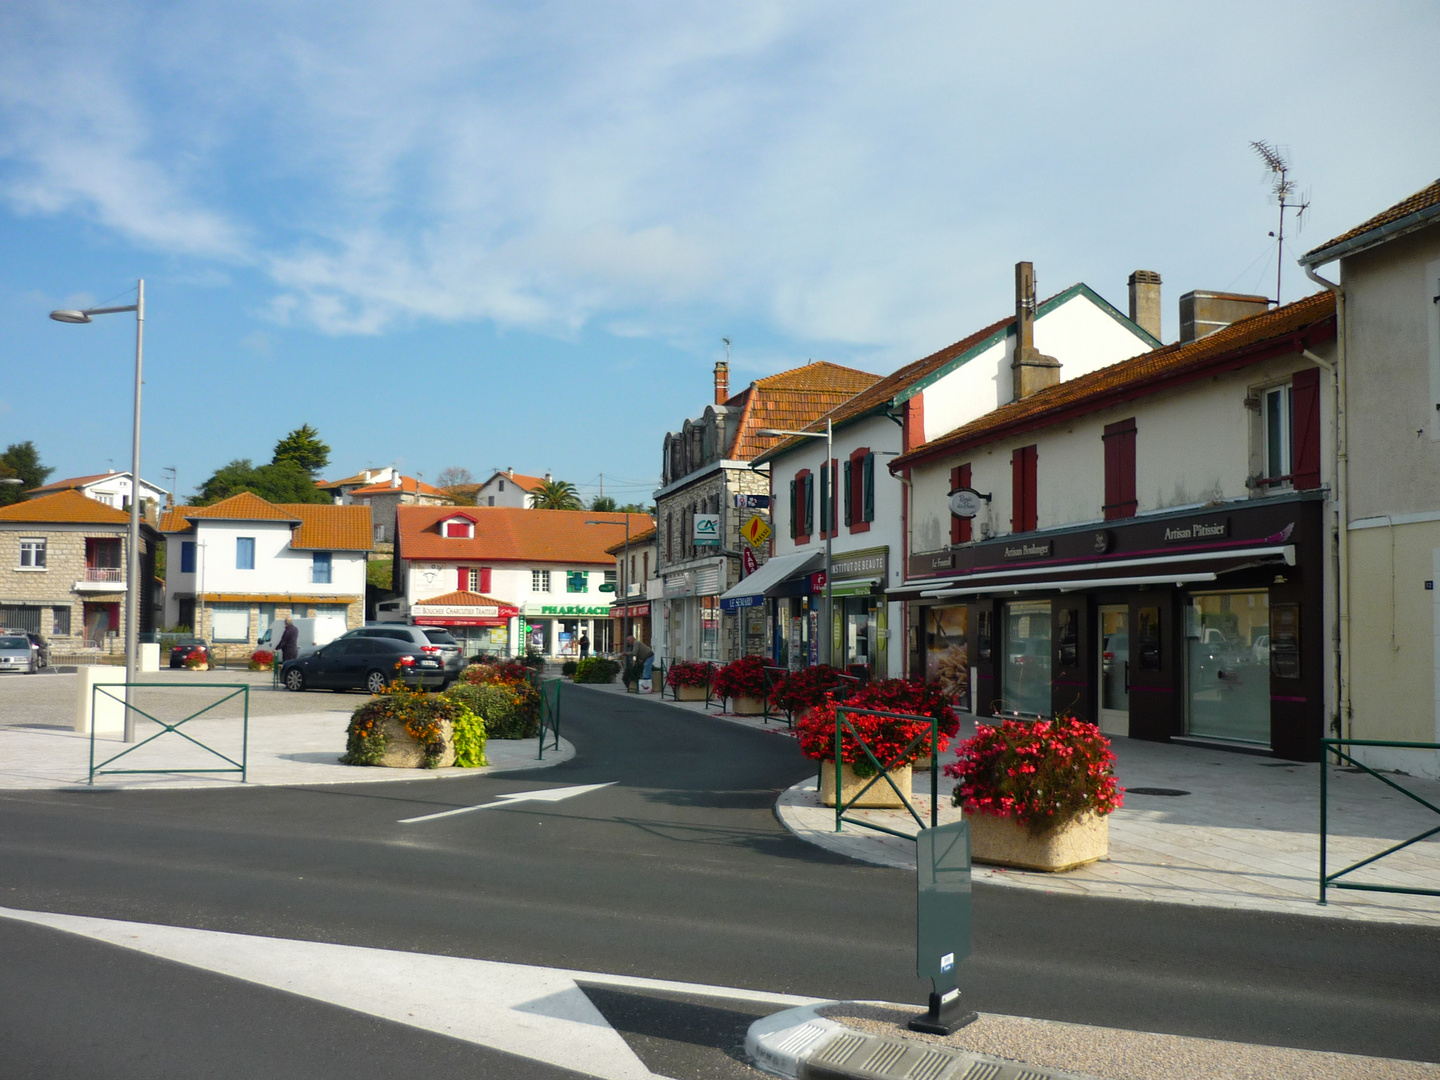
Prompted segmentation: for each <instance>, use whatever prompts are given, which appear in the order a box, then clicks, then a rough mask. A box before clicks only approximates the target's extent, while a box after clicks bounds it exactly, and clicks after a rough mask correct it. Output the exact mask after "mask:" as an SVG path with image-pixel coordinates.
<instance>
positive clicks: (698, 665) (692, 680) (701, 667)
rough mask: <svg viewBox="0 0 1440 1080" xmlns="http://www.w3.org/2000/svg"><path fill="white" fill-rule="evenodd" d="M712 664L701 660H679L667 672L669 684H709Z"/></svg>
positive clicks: (666, 676)
mask: <svg viewBox="0 0 1440 1080" xmlns="http://www.w3.org/2000/svg"><path fill="white" fill-rule="evenodd" d="M710 670H711V669H710V665H709V664H706V663H703V662H701V661H699V660H678V661H676V662H675V663H673V664H671V665H670V667H669V669H668V670H667V671H666V672H665V682H666V684H667V685H669V686H708V685H709V683H710Z"/></svg>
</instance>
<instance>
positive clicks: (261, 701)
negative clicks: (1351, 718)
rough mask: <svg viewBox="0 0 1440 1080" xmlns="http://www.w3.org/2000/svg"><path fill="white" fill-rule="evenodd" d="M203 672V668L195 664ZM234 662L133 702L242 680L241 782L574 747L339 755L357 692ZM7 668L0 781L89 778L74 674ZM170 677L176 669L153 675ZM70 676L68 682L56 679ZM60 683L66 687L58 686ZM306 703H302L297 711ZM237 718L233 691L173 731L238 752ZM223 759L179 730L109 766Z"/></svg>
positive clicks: (143, 727)
mask: <svg viewBox="0 0 1440 1080" xmlns="http://www.w3.org/2000/svg"><path fill="white" fill-rule="evenodd" d="M204 674H211V673H204ZM246 674H247V673H242V672H215V673H213V676H214V677H213V678H210V679H204V678H201V679H193V678H192V679H188V680H185V688H184V689H180V690H172V689H170V688H160V689H147V690H146V691H145V692H144V693H145V695H146V696H144V697H142V698H141V707H142V708H145V709H146V710H147V711H149V712H151V713H152V714H153V715H155V716H157V717H160V718H161V719H163V720H165V721H166V722H169V723H174V722H176V721H178V720H180V719H181V718H182V717H184V716H185V715H187V714H189V713H192V712H195V711H197V710H199V709H201V708H204V707H205V706H206V705H208V704H210V703H211V702H213V701H215V700H217V699H219V698H220V697H222V696H224V694H225V693H227V692H228V691H226V690H224V689H221V688H220V686H219V684H221V683H222V682H223V683H245V684H247V685H249V686H250V688H251V689H250V737H249V754H248V759H247V762H246V764H247V780H246V782H247V783H249V784H252V785H254V784H260V785H294V784H355V783H375V782H383V781H393V780H422V779H429V780H438V779H444V778H445V777H450V776H475V775H477V774H485V773H497V772H513V771H515V770H519V769H533V768H537V767H547V766H551V765H558V764H560V763H561V762H562V761H568V760H569V759H570V758H572V757H574V756H575V748H574V747H573V746H572V745H571V744H570V743H568V742H566V741H565V740H563V739H562V740H561V744H560V750H559V751H554V750H547V751H546V752H545V757H544V760H543V761H542V760H539V759H538V750H539V740H538V739H524V740H516V741H512V740H500V739H492V740H491V741H490V742H488V743H487V744H486V746H485V756H486V758H487V760H489V762H490V765H489V766H487V767H486V768H482V769H453V768H452V769H384V768H356V767H353V766H349V765H342V764H340V755H341V754H343V753H344V752H345V730H346V727H347V725H348V724H349V721H350V715H351V713H352V712H353V711H354V710H355V707H356V706H357V705H359V704H361V703H362V702H363V701H364V700H365V696H364V695H361V694H343V695H331V694H325V693H306V694H292V693H289V692H288V691H284V690H272V689H270V688H269V686H268V676H266V677H261V678H256V677H250V678H246V677H245V676H246ZM19 678H20V677H18V676H12V677H11V679H10V680H9V682H8V684H7V685H6V686H5V687H4V691H5V694H4V696H3V698H0V704H3V707H4V713H3V715H0V790H43V789H52V790H53V789H59V788H74V787H77V786H89V785H88V780H89V763H90V737H89V736H88V735H80V734H77V733H76V732H74V731H73V730H71V729H70V725H71V724H72V723H73V720H72V717H73V716H74V702H73V698H74V689H73V687H74V686H75V684H76V679H75V676H73V675H71V676H65V675H55V676H48V677H45V678H41V677H39V676H35V677H33V678H30V679H27V680H25V681H24V682H23V683H22V682H17V681H16V680H17V679H19ZM162 678H168V679H171V680H173V679H174V678H175V676H173V675H166V676H160V677H154V678H153V680H152V681H157V682H158V681H161V679H162ZM67 679H68V680H69V682H68V684H66V683H62V680H67ZM67 685H68V686H69V687H71V689H68V690H67ZM300 710H305V711H300ZM243 728H244V724H243V720H242V711H241V708H240V700H239V699H238V698H237V699H233V700H231V701H229V702H227V703H226V704H225V705H224V706H223V707H221V708H220V709H217V710H215V713H214V715H213V716H211V715H207V716H204V717H201V718H199V719H195V720H191V721H189V722H187V723H186V724H185V725H184V726H183V728H181V730H182V731H184V732H186V733H187V734H189V735H190V736H191V737H193V738H195V739H197V740H198V741H200V742H202V743H204V744H205V745H206V746H209V747H212V748H213V749H214V750H217V751H219V752H220V753H223V754H225V755H226V756H228V757H229V758H230V759H231V760H232V761H238V760H239V759H240V749H241V746H242V736H243ZM160 730H161V729H160V728H159V726H158V725H156V724H153V723H150V722H148V721H143V720H142V721H138V722H137V725H136V736H137V739H136V742H137V745H138V743H140V742H141V741H143V740H144V739H146V738H147V737H149V736H150V735H153V734H155V733H156V732H159V731H160ZM124 750H125V743H124V742H123V741H122V740H121V739H119V738H118V737H115V736H108V737H100V738H97V739H96V740H95V757H96V761H97V762H102V761H105V760H106V759H107V758H112V757H114V756H115V755H116V754H120V753H122V752H123V751H124ZM226 765H227V763H226V762H225V761H222V760H220V759H219V758H217V757H215V756H214V754H211V753H207V752H206V751H204V750H202V749H200V748H199V747H197V746H195V745H194V744H192V743H190V742H189V741H187V740H186V739H184V738H182V737H181V736H180V735H179V734H167V735H163V736H162V737H160V738H158V739H156V740H155V741H154V742H151V743H149V744H148V745H144V746H138V748H137V749H135V750H132V751H131V752H130V753H128V754H126V755H125V757H124V758H122V759H121V760H120V761H118V762H116V763H115V764H114V766H113V767H114V768H117V769H118V768H134V769H145V768H158V769H187V768H188V769H205V768H215V767H225V766H226ZM240 783H241V781H240V775H239V773H234V772H231V773H209V774H207V773H200V772H188V773H186V772H182V773H171V774H168V775H165V774H161V775H157V774H154V773H148V774H147V773H141V774H136V775H108V776H97V777H96V778H95V785H94V786H95V787H96V788H109V789H119V788H145V789H159V788H207V787H208V788H221V787H235V786H239V785H240Z"/></svg>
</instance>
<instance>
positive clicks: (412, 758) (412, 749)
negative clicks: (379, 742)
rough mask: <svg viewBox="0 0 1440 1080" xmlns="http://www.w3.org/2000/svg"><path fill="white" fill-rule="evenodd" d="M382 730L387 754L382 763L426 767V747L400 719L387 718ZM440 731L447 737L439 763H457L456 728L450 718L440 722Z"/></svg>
mask: <svg viewBox="0 0 1440 1080" xmlns="http://www.w3.org/2000/svg"><path fill="white" fill-rule="evenodd" d="M382 730H384V732H385V756H384V757H383V758H382V759H381V760H380V764H381V765H383V766H385V767H386V768H388V769H423V768H424V767H425V748H424V747H423V746H421V745H420V741H419V740H418V739H416V738H415V736H413V735H411V734H410V733H409V732H408V731H406V730H405V725H404V724H402V723H401V722H400V721H399V720H386V721H384V727H383V729H382ZM440 733H441V735H442V736H443V737H444V739H445V753H444V754H443V755H441V757H440V761H439V763H438V764H439V766H440V767H441V768H446V767H448V766H450V765H454V764H455V730H454V728H453V727H452V726H451V724H450V721H449V720H442V721H441V722H440Z"/></svg>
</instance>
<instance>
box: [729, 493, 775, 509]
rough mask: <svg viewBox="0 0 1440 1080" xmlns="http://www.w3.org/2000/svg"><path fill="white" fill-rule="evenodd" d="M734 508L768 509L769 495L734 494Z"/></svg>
mask: <svg viewBox="0 0 1440 1080" xmlns="http://www.w3.org/2000/svg"><path fill="white" fill-rule="evenodd" d="M735 509H736V510H769V509H770V496H769V495H736V496H735Z"/></svg>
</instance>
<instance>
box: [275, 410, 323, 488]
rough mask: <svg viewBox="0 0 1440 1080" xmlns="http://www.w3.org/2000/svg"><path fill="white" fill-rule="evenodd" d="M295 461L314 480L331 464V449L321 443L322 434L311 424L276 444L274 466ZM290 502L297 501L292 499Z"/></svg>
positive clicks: (301, 426) (299, 428)
mask: <svg viewBox="0 0 1440 1080" xmlns="http://www.w3.org/2000/svg"><path fill="white" fill-rule="evenodd" d="M287 461H293V462H294V463H295V464H296V465H299V466H300V468H302V469H304V470H305V472H307V473H309V474H310V476H311V477H312V478H313V477H315V476H317V475H319V472H320V470H321V469H323V468H325V466H326V465H329V464H330V447H329V446H328V445H327V444H325V443H323V442H321V441H320V432H318V431H316V430H315V429H314V428H312V427H311V426H310V425H309V424H301V425H300V426H299V427H298V428H296V429H295V430H294V431H292V432H290V434H289V435H286V436H285V437H284V438H283V439H281V440H280V441H279V442H277V443H276V444H275V453H274V455H273V456H272V457H271V458H270V463H271V464H272V465H280V464H283V463H284V462H287ZM289 501H290V502H296V501H297V500H295V499H291V500H289Z"/></svg>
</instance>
